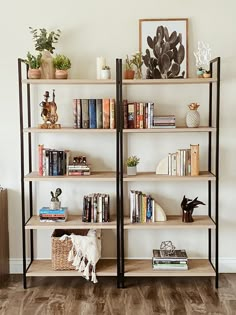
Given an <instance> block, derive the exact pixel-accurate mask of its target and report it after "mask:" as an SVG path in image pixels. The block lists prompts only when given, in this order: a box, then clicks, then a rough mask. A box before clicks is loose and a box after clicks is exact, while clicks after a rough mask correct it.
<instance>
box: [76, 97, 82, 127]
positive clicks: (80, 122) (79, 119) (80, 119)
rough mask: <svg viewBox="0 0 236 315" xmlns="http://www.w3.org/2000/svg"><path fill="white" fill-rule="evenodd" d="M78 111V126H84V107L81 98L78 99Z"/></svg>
mask: <svg viewBox="0 0 236 315" xmlns="http://www.w3.org/2000/svg"><path fill="white" fill-rule="evenodd" d="M76 108H77V110H76V113H77V128H79V129H80V128H82V107H81V99H77V102H76Z"/></svg>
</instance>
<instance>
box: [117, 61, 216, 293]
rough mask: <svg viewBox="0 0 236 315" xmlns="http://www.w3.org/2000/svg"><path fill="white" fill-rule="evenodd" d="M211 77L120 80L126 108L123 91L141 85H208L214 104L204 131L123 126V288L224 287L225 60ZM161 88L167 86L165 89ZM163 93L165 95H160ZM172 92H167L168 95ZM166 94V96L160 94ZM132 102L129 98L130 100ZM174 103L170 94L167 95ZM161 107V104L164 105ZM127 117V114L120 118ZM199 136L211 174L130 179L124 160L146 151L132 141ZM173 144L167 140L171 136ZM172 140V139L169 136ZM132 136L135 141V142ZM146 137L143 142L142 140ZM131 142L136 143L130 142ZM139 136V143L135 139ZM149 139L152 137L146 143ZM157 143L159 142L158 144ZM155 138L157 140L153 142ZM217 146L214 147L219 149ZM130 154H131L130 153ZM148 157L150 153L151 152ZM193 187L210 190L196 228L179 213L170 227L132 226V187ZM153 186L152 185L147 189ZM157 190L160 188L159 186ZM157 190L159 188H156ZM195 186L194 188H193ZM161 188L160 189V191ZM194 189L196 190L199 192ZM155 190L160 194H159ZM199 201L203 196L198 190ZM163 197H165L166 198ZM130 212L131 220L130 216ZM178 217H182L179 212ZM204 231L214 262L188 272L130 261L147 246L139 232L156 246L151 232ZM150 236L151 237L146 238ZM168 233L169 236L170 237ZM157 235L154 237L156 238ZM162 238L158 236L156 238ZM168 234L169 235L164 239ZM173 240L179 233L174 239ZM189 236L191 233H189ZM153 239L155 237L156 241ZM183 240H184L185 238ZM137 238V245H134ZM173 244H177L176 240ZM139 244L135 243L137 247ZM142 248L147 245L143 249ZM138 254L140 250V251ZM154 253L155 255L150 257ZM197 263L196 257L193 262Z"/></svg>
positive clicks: (142, 174)
mask: <svg viewBox="0 0 236 315" xmlns="http://www.w3.org/2000/svg"><path fill="white" fill-rule="evenodd" d="M210 69H211V73H213V77H212V78H210V79H207V80H206V81H205V80H204V79H201V78H187V79H180V80H176V79H167V80H123V82H122V78H121V77H119V78H118V82H120V87H118V89H119V88H120V90H121V92H120V94H121V98H120V105H121V104H122V91H123V90H122V88H123V87H124V86H125V92H126V93H127V90H128V89H129V87H131V86H132V93H135V92H134V91H135V86H141V85H143V86H149V85H161V86H164V85H169V86H170V88H171V86H172V85H185V86H186V89H188V86H191V88H192V87H193V88H194V86H195V85H199V84H203V85H205V86H206V87H208V93H207V95H208V104H209V107H208V109H209V113H208V125H205V126H200V127H198V128H187V127H185V126H177V127H176V128H173V129H123V127H122V124H121V127H120V138H119V141H120V143H121V152H120V160H121V163H123V166H121V167H120V173H121V176H120V194H121V196H123V198H122V201H121V205H120V208H119V211H120V212H121V216H122V219H121V221H122V222H121V226H122V229H121V231H120V235H119V238H120V239H121V240H122V247H121V256H122V257H121V258H120V261H119V264H120V270H121V274H122V276H123V278H122V280H121V282H122V286H125V279H126V278H128V277H162V276H164V277H170V276H171V277H193V276H194V277H215V286H216V288H217V287H218V272H219V271H218V237H219V231H218V211H219V209H218V207H219V205H218V202H219V201H218V198H219V196H218V194H219V115H220V112H219V106H220V58H219V57H218V58H215V59H214V60H212V61H211V62H210ZM160 89H161V87H160ZM160 89H159V91H160ZM165 91H166V90H165ZM159 93H160V92H159ZM124 98H126V97H124ZM166 98H168V95H167V96H166ZM159 106H161V105H159ZM122 116H123V113H122V109H121V114H120V117H122ZM196 133H197V135H198V136H199V137H201V135H204V137H205V138H204V141H205V143H206V144H205V145H206V147H207V150H206V151H207V152H206V160H207V163H206V164H207V167H206V168H207V170H206V171H201V172H200V174H199V176H169V175H157V174H155V172H138V173H137V175H136V176H127V175H126V170H125V166H124V161H125V159H126V158H127V156H129V155H132V154H134V152H135V155H136V154H137V155H138V156H139V154H138V153H137V152H138V149H137V148H136V147H137V146H138V147H139V146H140V147H141V142H138V141H137V140H136V143H135V144H136V147H135V145H133V146H132V141H134V139H137V138H138V139H142V140H140V141H146V140H147V139H148V135H150V134H152V135H156V138H157V137H162V136H164V135H165V140H166V141H170V142H171V141H172V142H173V140H172V135H175V141H177V140H176V139H177V137H178V135H179V137H189V135H190V136H191V135H193V136H194V135H195V134H196ZM168 134H169V135H170V136H169V138H168V139H169V140H167V136H168ZM166 135H167V136H166ZM131 136H132V137H131ZM140 136H141V137H140ZM129 137H130V138H129ZM135 137H136V138H135ZM145 137H146V138H145ZM156 138H155V139H156ZM152 139H153V138H152ZM213 143H214V144H213ZM129 146H132V149H133V148H135V151H134V152H133V151H129ZM127 152H129V153H127ZM146 154H148V152H147V153H146ZM185 182H186V183H187V184H188V185H189V187H190V185H193V184H194V183H196V184H197V183H199V184H200V185H205V186H204V187H206V190H207V199H208V203H207V208H208V209H207V211H206V212H207V214H206V215H195V216H194V222H193V223H191V224H186V223H183V222H182V217H181V216H178V215H173V213H175V214H176V212H177V211H178V210H177V209H169V210H168V209H165V210H166V212H167V214H168V213H169V212H170V213H171V215H167V221H166V222H153V223H130V218H129V209H128V206H127V205H129V197H128V196H129V194H128V191H129V190H130V187H131V186H130V185H131V184H134V185H135V186H132V187H135V188H132V189H133V190H142V189H141V188H139V187H140V186H139V185H141V184H145V185H146V184H147V183H150V184H153V185H154V184H155V183H162V184H163V185H165V186H166V185H169V184H171V185H172V189H173V186H174V185H180V184H184V183H185ZM145 187H147V185H146V186H145ZM153 187H154V186H153ZM155 187H156V186H155ZM193 187H194V186H193ZM156 189H157V188H156ZM193 189H194V188H193ZM154 190H155V189H154ZM194 194H196V196H197V195H198V193H197V192H196V191H194ZM162 198H163V197H162ZM127 213H128V216H127ZM177 213H178V212H177ZM196 230H197V231H199V232H200V233H204V235H207V237H206V238H207V241H206V243H203V244H201V246H202V247H203V246H204V247H205V248H206V251H207V252H208V257H207V258H206V259H196V257H193V258H195V259H189V264H188V265H189V269H188V270H183V271H179V270H174V271H170V270H167V271H165V270H161V271H160V270H158V271H157V270H152V263H151V259H146V258H144V259H136V258H135V257H133V256H134V255H131V256H130V257H129V250H130V248H133V247H134V246H137V242H139V241H140V242H141V243H142V244H143V242H142V239H141V238H139V241H136V245H133V244H135V241H134V240H135V236H134V235H137V234H131V236H130V233H131V232H137V233H139V235H144V236H143V237H144V238H145V240H146V241H147V240H148V239H149V241H151V239H150V238H148V236H147V234H148V233H153V232H155V231H160V232H161V231H172V233H173V231H176V232H177V233H178V231H181V235H182V234H183V233H188V232H190V233H191V232H193V231H196ZM144 231H145V234H143V233H144ZM167 233H168V232H167ZM151 235H154V234H151ZM155 235H157V234H155ZM164 235H166V234H164ZM172 235H173V234H172ZM187 235H188V236H189V234H187ZM150 237H151V236H150ZM182 237H183V236H182ZM129 239H131V241H130V240H129ZM172 240H174V239H173V238H172ZM132 241H133V242H132ZM140 246H141V245H140ZM134 253H136V251H134ZM151 256H152V254H151V253H150V257H151ZM190 258H191V257H190Z"/></svg>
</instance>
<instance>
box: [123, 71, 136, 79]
mask: <svg viewBox="0 0 236 315" xmlns="http://www.w3.org/2000/svg"><path fill="white" fill-rule="evenodd" d="M134 74H135V72H134V70H125V79H133V78H134Z"/></svg>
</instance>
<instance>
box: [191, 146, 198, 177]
mask: <svg viewBox="0 0 236 315" xmlns="http://www.w3.org/2000/svg"><path fill="white" fill-rule="evenodd" d="M190 152H191V158H190V159H191V162H190V164H191V176H198V175H199V144H190Z"/></svg>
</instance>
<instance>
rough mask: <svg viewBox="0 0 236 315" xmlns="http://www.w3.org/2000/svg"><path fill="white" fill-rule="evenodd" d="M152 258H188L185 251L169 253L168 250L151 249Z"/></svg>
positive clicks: (177, 250) (179, 250) (176, 250)
mask: <svg viewBox="0 0 236 315" xmlns="http://www.w3.org/2000/svg"><path fill="white" fill-rule="evenodd" d="M153 258H159V259H162V260H163V259H167V260H171V259H174V260H176V259H184V260H186V259H187V258H188V256H187V253H186V250H185V249H175V250H174V251H173V252H172V253H170V251H169V250H162V249H153Z"/></svg>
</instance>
